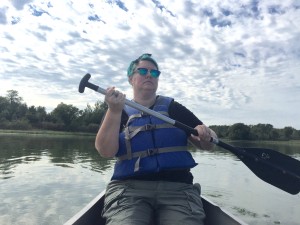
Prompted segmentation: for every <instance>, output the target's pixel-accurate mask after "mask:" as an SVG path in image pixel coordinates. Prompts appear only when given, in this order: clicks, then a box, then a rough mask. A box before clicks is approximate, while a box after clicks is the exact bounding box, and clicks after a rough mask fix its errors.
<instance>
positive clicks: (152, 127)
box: [145, 124, 156, 130]
mask: <svg viewBox="0 0 300 225" xmlns="http://www.w3.org/2000/svg"><path fill="white" fill-rule="evenodd" d="M155 128H156V125H155V124H146V125H145V130H153V129H155Z"/></svg>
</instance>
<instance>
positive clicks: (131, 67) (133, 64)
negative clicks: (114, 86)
mask: <svg viewBox="0 0 300 225" xmlns="http://www.w3.org/2000/svg"><path fill="white" fill-rule="evenodd" d="M143 60H146V61H149V62H152V63H153V64H154V65H155V66H156V68H157V69H158V70H159V68H158V65H157V62H156V61H155V60H154V59H153V58H151V54H149V53H145V54H143V55H141V56H140V57H138V58H137V59H136V60H134V61H132V62H131V63H130V65H129V67H128V69H127V76H128V77H130V76H132V75H133V72H134V70H135V68H136V65H137V64H138V63H139V62H140V61H143Z"/></svg>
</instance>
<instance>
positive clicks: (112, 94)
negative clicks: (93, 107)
mask: <svg viewBox="0 0 300 225" xmlns="http://www.w3.org/2000/svg"><path fill="white" fill-rule="evenodd" d="M125 99H126V95H125V94H123V93H121V92H119V91H117V90H115V87H110V88H107V89H106V94H105V102H106V103H107V105H108V108H109V109H110V110H111V111H112V112H121V111H122V109H123V108H124V105H125Z"/></svg>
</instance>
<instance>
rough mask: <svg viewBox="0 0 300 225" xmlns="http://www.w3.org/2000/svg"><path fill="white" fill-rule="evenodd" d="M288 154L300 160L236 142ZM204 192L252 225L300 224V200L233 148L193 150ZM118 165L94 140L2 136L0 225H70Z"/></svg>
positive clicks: (283, 147)
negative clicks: (264, 176)
mask: <svg viewBox="0 0 300 225" xmlns="http://www.w3.org/2000/svg"><path fill="white" fill-rule="evenodd" d="M232 144H233V145H238V146H242V145H243V146H245V147H246V146H257V147H258V146H259V147H268V148H272V149H277V150H280V151H281V152H282V153H284V154H288V155H291V156H293V157H294V158H297V159H300V149H299V145H289V144H287V143H283V144H278V143H273V144H272V143H269V144H264V145H262V143H246V142H244V143H232ZM192 154H193V156H194V157H195V159H196V161H197V162H198V163H199V165H198V166H197V167H195V168H194V169H193V170H192V172H193V174H194V177H195V182H198V183H200V184H201V186H202V194H203V195H204V196H206V197H208V198H209V199H210V200H211V201H213V202H215V203H217V204H218V205H219V206H221V207H223V208H224V209H225V210H227V211H229V212H231V213H232V214H234V215H235V216H237V217H239V218H241V219H242V220H244V221H245V222H247V223H248V224H250V225H252V224H263V225H271V224H285V225H296V224H300V222H299V221H300V216H299V212H300V194H297V195H290V194H288V193H286V192H283V191H281V190H280V189H278V188H275V187H273V186H271V185H269V184H267V183H265V182H264V181H261V180H260V179H259V178H257V177H256V176H255V175H254V174H253V173H252V172H251V171H250V170H249V169H248V168H247V167H246V166H245V165H244V164H243V163H242V162H241V161H239V160H237V158H236V157H235V156H234V155H232V154H231V153H229V152H227V151H226V150H221V149H218V148H217V150H216V151H214V152H207V151H193V153H192ZM113 164H114V160H106V159H103V158H101V157H100V156H99V155H98V153H97V152H96V150H95V149H94V137H88V136H82V137H79V136H58V135H52V136H46V135H4V134H2V135H0V199H1V204H0V224H1V225H6V224H30V225H43V224H52V225H53V224H63V223H64V222H66V221H67V220H68V219H69V218H70V217H72V216H73V215H74V214H75V213H76V212H78V211H79V210H80V209H81V208H82V207H83V206H84V205H85V204H87V203H88V202H89V201H90V200H92V199H93V198H94V197H95V196H96V195H97V194H99V193H100V191H102V190H103V189H104V188H105V185H106V184H107V183H108V182H109V180H110V177H111V174H112V168H113Z"/></svg>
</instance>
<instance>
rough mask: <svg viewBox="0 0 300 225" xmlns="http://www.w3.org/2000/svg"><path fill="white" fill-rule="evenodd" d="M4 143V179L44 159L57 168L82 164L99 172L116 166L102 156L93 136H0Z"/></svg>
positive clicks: (0, 167) (0, 155)
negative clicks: (16, 170)
mask: <svg viewBox="0 0 300 225" xmlns="http://www.w3.org/2000/svg"><path fill="white" fill-rule="evenodd" d="M0 143H1V144H0V148H1V151H0V172H1V178H2V179H8V178H11V177H12V176H13V170H14V168H15V167H16V166H18V165H20V164H29V163H32V162H35V161H39V160H41V158H42V156H47V158H48V160H50V162H49V163H52V164H54V165H56V166H61V167H73V166H72V165H74V164H78V165H82V166H83V167H86V168H89V169H91V170H92V171H96V172H99V173H102V172H104V171H105V170H107V169H110V168H111V165H112V163H111V160H106V159H103V158H101V157H99V154H98V153H97V151H96V150H95V148H94V137H91V136H83V137H80V136H79V137H72V136H55V135H54V136H43V135H12V136H11V135H0Z"/></svg>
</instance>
